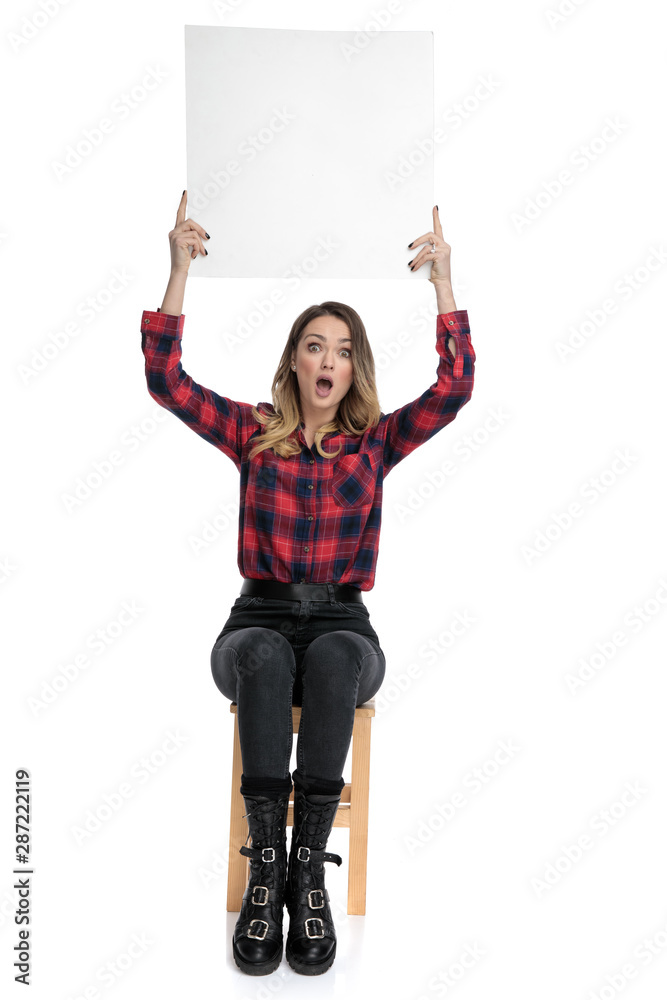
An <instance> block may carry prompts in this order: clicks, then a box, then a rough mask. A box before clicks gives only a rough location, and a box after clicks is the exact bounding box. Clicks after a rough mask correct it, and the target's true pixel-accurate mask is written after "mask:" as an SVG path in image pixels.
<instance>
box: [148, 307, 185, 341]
mask: <svg viewBox="0 0 667 1000" xmlns="http://www.w3.org/2000/svg"><path fill="white" fill-rule="evenodd" d="M184 322H185V313H181V315H180V316H172V315H171V313H163V312H160V310H159V309H144V311H143V313H142V315H141V331H142V333H152V334H157V335H158V336H160V337H180V336H181V334H182V333H183V324H184Z"/></svg>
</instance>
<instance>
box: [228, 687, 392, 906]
mask: <svg viewBox="0 0 667 1000" xmlns="http://www.w3.org/2000/svg"><path fill="white" fill-rule="evenodd" d="M236 708H237V706H236V702H234V701H233V702H232V703H231V705H230V706H229V710H230V712H232V713H233V714H234V755H233V759H232V801H231V809H230V814H229V865H228V869H227V909H228V910H240V909H241V900H242V898H243V893H244V891H245V888H246V886H247V884H248V879H249V877H250V866H249V862H248V859H247V858H246V857H245V856H244V855H243V854H239V848H240V847H242V846H243V844H245V842H246V839H247V837H248V823H247V821H246V819H245V816H244V813H245V802H244V801H243V796H242V795H241V792H240V788H241V775H242V773H243V764H242V761H241V743H240V740H239V720H238V715H237V714H236ZM374 715H375V699H374V698H371V699H370V701H367V702H365V704H363V705H359V707H358V708H355V710H354V728H353V730H352V781H351V782H348V783H347V784H346V785H345V786H344V788H343V790H342V791H341V795H340V803H339V805H338V810H337V812H336V817H335V819H334V823H333V825H334V826H345V827H347V828H348V829H349V831H350V856H349V869H348V879H347V912H348V913H354V914H358V915H363V914H365V913H366V855H367V843H368V790H369V773H370V762H371V719H372V718H373V716H374ZM300 722H301V707H300V706H299V705H293V706H292V733H298V731H299V723H300ZM287 825H288V826H293V825H294V790H292V793H291V795H290V801H289V807H288V811H287ZM287 849H288V853H289V842H288V845H287Z"/></svg>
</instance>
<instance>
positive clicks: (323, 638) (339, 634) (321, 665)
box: [304, 629, 369, 678]
mask: <svg viewBox="0 0 667 1000" xmlns="http://www.w3.org/2000/svg"><path fill="white" fill-rule="evenodd" d="M368 652H369V647H368V643H367V642H366V640H365V639H364V637H363V636H361V635H359V634H358V633H357V632H350V631H349V630H348V629H337V630H336V631H335V632H327V633H326V634H325V635H318V636H317V638H316V639H313V641H312V642H311V643H310V645H309V646H308V649H307V650H306V655H305V657H304V669H307V670H308V672H309V673H311V674H312V673H313V672H314V671H318V672H319V671H321V672H322V673H325V674H326V673H330V672H331V671H333V670H334V669H335V670H336V671H341V670H345V671H347V672H348V673H349V674H350V675H351V676H353V677H356V678H358V677H359V674H360V672H361V661H362V659H363V657H364V656H366V655H367V653H368Z"/></svg>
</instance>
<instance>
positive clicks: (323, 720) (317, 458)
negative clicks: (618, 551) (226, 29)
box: [142, 191, 475, 975]
mask: <svg viewBox="0 0 667 1000" xmlns="http://www.w3.org/2000/svg"><path fill="white" fill-rule="evenodd" d="M186 197H187V194H186V191H184V192H183V196H182V198H181V202H180V205H179V208H178V212H177V215H176V226H175V228H174V229H173V230H172V231H171V232H170V234H169V242H170V246H171V275H170V278H169V284H168V285H167V291H166V294H165V297H164V300H163V302H162V306H161V308H160V309H158V310H157V311H149V310H145V311H144V313H143V316H142V350H143V353H144V356H145V359H146V378H147V382H148V391H149V393H150V395H151V396H152V397H153V399H155V400H156V401H157V402H158V403H159V404H160V405H161V406H164V407H166V408H167V409H169V410H171V411H172V413H175V414H176V416H177V417H179V418H180V419H181V420H183V421H184V422H185V423H187V424H188V426H189V427H191V428H192V429H193V430H194V431H196V433H197V434H200V435H201V436H202V437H203V438H205V440H207V441H209V442H210V443H211V444H213V445H215V446H216V447H217V448H219V449H220V450H221V451H222V452H224V453H225V454H226V455H228V456H229V457H230V458H231V459H232V461H233V462H234V464H235V465H236V467H237V469H238V470H239V472H240V476H241V483H240V507H239V546H238V566H239V570H240V571H241V575H242V576H243V577H244V583H243V586H242V588H241V594H240V596H239V597H238V598H237V599H236V601H235V603H234V606H233V607H232V609H231V613H230V615H229V617H228V619H227V621H226V622H225V625H224V627H223V629H222V631H221V632H220V635H219V636H218V638H217V639H216V641H215V644H214V646H213V649H212V651H211V669H212V672H213V677H214V680H215V683H216V685H217V686H218V688H219V689H220V691H221V692H222V693H223V694H224V695H225V697H227V698H229V699H230V700H231V701H235V702H236V703H237V706H238V709H237V711H238V725H239V737H240V742H241V758H242V763H243V775H242V783H241V794H242V795H243V798H244V801H245V806H246V816H247V819H248V836H249V837H251V838H252V847H247V846H244V847H242V848H241V853H242V854H244V855H246V856H247V857H249V858H250V859H251V864H250V879H249V884H248V888H247V889H246V891H245V894H244V897H243V903H242V906H241V912H240V914H239V918H238V921H237V923H236V927H235V930H234V935H233V938H232V950H233V954H234V959H235V961H236V963H237V965H238V966H239V968H240V969H242V970H243V971H244V972H246V973H248V974H250V975H267V974H269V973H271V972H273V971H274V970H275V969H276V968H277V966H278V964H279V963H280V960H281V957H282V947H283V906H284V905H286V906H287V910H288V913H289V917H290V924H289V931H288V934H287V941H286V956H287V960H288V962H289V964H290V965H291V967H292V968H293V969H294V970H295V971H296V972H299V973H302V974H304V975H318V974H319V973H322V972H325V971H326V970H327V969H329V968H330V967H331V965H332V963H333V961H334V958H335V954H336V933H335V929H334V926H333V921H332V917H331V910H330V907H329V896H328V893H327V891H326V888H325V884H324V863H325V862H327V861H333V862H335V863H336V864H338V865H340V864H341V858H340V857H339V856H338V855H337V854H330V853H328V852H327V851H325V849H324V848H325V847H326V844H327V840H328V837H329V834H330V831H331V828H332V825H333V821H334V817H335V815H336V810H337V808H338V803H339V802H340V794H341V790H342V788H343V785H344V784H345V782H344V779H343V777H342V772H343V767H344V765H345V760H346V757H347V752H348V749H349V745H350V740H351V737H352V726H353V723H354V709H355V707H356V706H357V705H360V704H362V703H363V702H365V701H367V700H368V699H369V698H371V697H372V696H373V695H374V694H375V693H376V692H377V691H378V690H379V688H380V685H381V684H382V680H383V678H384V672H385V656H384V652H383V651H382V649H381V647H380V644H379V640H378V636H377V634H376V632H375V630H374V629H373V627H372V625H371V622H370V617H369V612H368V609H367V608H366V606H365V604H364V602H363V599H362V591H365V590H371V588H372V587H373V584H374V582H375V565H376V562H377V555H378V543H379V535H380V520H381V505H382V485H383V480H384V477H385V476H386V475H387V473H388V472H389V471H390V470H391V469H392V468H393V467H394V466H395V465H396V464H397V463H398V462H400V461H401V459H402V458H405V457H406V455H408V454H409V453H410V452H411V451H414V449H415V448H417V447H418V446H419V445H420V444H423V443H424V442H425V441H427V440H429V438H431V437H432V436H433V435H434V434H435V433H436V432H437V431H438V430H440V429H441V428H442V427H445V426H446V425H447V424H448V423H450V422H451V421H452V420H454V418H455V417H456V414H457V413H458V411H459V410H460V409H461V407H462V406H464V405H465V403H467V402H468V400H469V399H470V397H471V394H472V389H473V379H474V362H475V352H474V350H473V347H472V344H471V342H470V330H469V327H468V314H467V312H466V310H465V309H463V310H457V309H456V305H455V303H454V298H453V295H452V287H451V277H450V247H449V245H448V244H447V243H445V241H444V240H443V238H442V227H441V225H440V220H439V216H438V208H437V205H436V206H435V208H434V209H433V231H432V232H428V233H425V234H424V235H423V236H420V237H419V239H417V240H414V241H413V243H411V244H410V248H412V247H413V246H417V247H419V245H420V244H425V246H424V247H423V248H422V249H420V250H418V251H416V252H415V254H414V256H413V259H412V260H411V261H410V262H409V266H410V267H411V270H413V271H415V270H417V269H418V268H420V267H422V265H424V264H426V263H428V264H430V265H431V274H430V278H429V280H430V281H431V282H432V283H433V285H435V289H436V296H437V308H438V317H437V322H436V327H437V332H436V351H437V353H438V370H437V381H436V382H435V383H434V384H433V385H432V386H431V387H430V388H429V389H427V390H426V391H425V392H424V393H423V394H422V395H421V396H420V397H419V398H418V399H416V400H414V401H413V402H412V403H408V404H406V405H405V406H403V407H401V408H400V409H398V410H394V411H393V412H392V413H388V414H383V413H381V411H380V406H379V402H378V397H377V391H376V388H375V370H374V362H373V354H372V351H371V348H370V345H369V343H368V340H367V337H366V331H365V329H364V325H363V323H362V321H361V318H360V317H359V315H358V314H357V313H356V312H355V311H354V309H352V308H351V307H350V306H347V305H344V304H343V303H340V302H324V303H322V304H321V305H319V306H310V307H309V308H308V309H306V310H305V311H304V312H303V313H302V314H301V315H300V316H299V317H297V319H296V320H295V322H294V324H293V326H292V329H291V331H290V334H289V336H288V338H287V343H286V345H285V349H284V351H283V354H282V357H281V359H280V362H279V365H278V369H277V371H276V374H275V376H274V379H273V384H272V387H271V393H272V398H273V403H268V402H265V403H259V404H258V405H257V407H255V406H251V405H250V404H249V403H239V402H236V401H234V400H232V399H229V398H228V397H225V396H220V395H218V394H217V393H215V392H213V391H212V390H211V389H206V388H204V387H203V386H201V385H198V384H197V383H196V382H194V381H193V380H192V379H191V378H190V376H189V375H187V374H186V373H185V372H184V371H183V368H182V366H181V363H180V358H181V335H182V331H183V323H184V319H185V317H184V316H183V315H182V307H183V294H184V290H185V282H186V279H187V274H188V268H189V265H190V260H193V259H194V258H195V257H196V256H197V254H198V253H203V254H205V255H207V254H208V250H207V249H206V248H205V246H204V241H208V240H209V239H210V237H209V235H208V233H206V232H205V230H204V229H203V227H202V226H200V225H199V224H198V223H196V222H194V221H193V220H192V219H186V217H185V209H186ZM327 382H328V383H329V384H330V387H328V388H327V387H325V383H327ZM293 704H296V705H301V724H300V727H299V733H298V739H297V768H296V770H295V771H294V772H293V775H292V776H290V772H289V764H290V755H291V750H292V705H293ZM292 777H293V778H294V824H293V830H292V838H291V845H290V854H289V858H288V857H287V840H286V818H287V806H288V800H289V796H290V793H291V791H292V780H291V778H292Z"/></svg>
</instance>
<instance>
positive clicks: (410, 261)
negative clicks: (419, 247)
mask: <svg viewBox="0 0 667 1000" xmlns="http://www.w3.org/2000/svg"><path fill="white" fill-rule="evenodd" d="M412 260H414V257H413V258H412ZM412 260H409V261H408V267H410V264H412Z"/></svg>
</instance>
